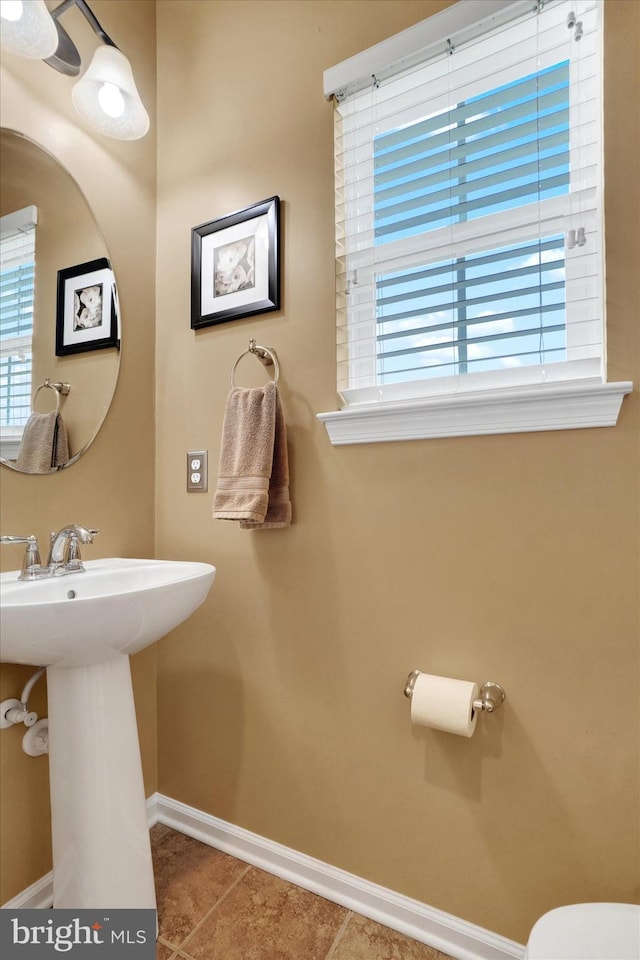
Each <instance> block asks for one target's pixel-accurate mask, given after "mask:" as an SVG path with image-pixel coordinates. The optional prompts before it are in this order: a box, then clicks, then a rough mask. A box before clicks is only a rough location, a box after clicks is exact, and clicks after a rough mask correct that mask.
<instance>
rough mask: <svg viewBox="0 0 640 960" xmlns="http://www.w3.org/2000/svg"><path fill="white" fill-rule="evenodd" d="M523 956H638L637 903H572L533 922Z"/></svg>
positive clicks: (589, 959) (593, 959) (571, 959)
mask: <svg viewBox="0 0 640 960" xmlns="http://www.w3.org/2000/svg"><path fill="white" fill-rule="evenodd" d="M524 960H640V906H636V905H635V904H631V903H576V904H573V905H571V906H568V907H558V908H557V909H556V910H550V911H549V913H545V914H544V916H542V917H540V919H539V920H538V922H537V923H536V924H535V926H534V928H533V930H532V931H531V935H530V937H529V942H528V943H527V948H526V950H525V952H524Z"/></svg>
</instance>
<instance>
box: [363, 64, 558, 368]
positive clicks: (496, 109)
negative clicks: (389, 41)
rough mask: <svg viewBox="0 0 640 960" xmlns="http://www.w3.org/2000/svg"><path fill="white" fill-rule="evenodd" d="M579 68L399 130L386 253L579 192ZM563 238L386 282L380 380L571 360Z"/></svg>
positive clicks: (381, 186) (385, 139) (383, 180)
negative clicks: (574, 185) (572, 154)
mask: <svg viewBox="0 0 640 960" xmlns="http://www.w3.org/2000/svg"><path fill="white" fill-rule="evenodd" d="M568 86H569V64H568V61H563V62H561V63H558V64H555V65H554V66H552V67H549V68H548V69H546V70H543V71H540V72H539V73H535V74H531V75H528V76H526V77H523V78H521V79H519V80H518V81H515V82H513V83H510V84H507V85H503V86H500V87H496V88H494V89H491V90H488V91H486V92H485V93H483V94H481V95H479V96H477V97H474V98H472V99H469V100H466V101H464V102H462V103H459V104H457V105H456V106H454V107H453V108H451V109H449V110H447V111H444V112H441V113H439V114H436V115H433V116H428V117H426V118H422V119H421V120H419V121H417V122H416V123H413V124H410V125H408V126H405V127H403V128H400V129H397V130H392V131H389V132H388V133H385V134H382V135H380V136H378V137H377V138H376V139H375V145H374V166H375V174H374V190H375V201H374V203H375V205H374V226H375V237H376V239H375V243H376V245H379V244H383V243H389V242H392V241H396V240H402V239H403V238H407V237H412V236H416V235H419V234H422V233H425V232H427V231H430V230H435V229H438V228H442V227H446V226H449V225H452V224H455V223H460V222H464V221H470V220H474V219H477V218H478V217H483V216H488V215H490V214H493V213H496V212H500V211H504V210H509V209H513V208H515V207H518V206H522V205H523V204H528V203H537V202H539V201H540V200H544V199H547V198H549V197H553V196H558V195H560V194H566V193H567V192H568V189H569V92H568ZM564 286H565V272H564V238H563V237H561V236H553V237H541V238H539V239H536V240H535V241H532V242H529V243H525V244H519V245H517V246H515V247H507V248H505V247H502V248H499V249H493V250H492V249H488V250H486V251H484V252H483V253H482V254H477V255H473V256H464V257H460V258H458V259H457V260H449V261H445V262H441V263H435V264H434V263H425V264H424V265H423V266H421V267H417V268H414V269H411V270H408V271H402V272H400V273H395V274H387V275H384V276H379V277H378V278H377V283H376V296H377V324H378V350H379V359H378V373H379V379H380V381H381V382H387V383H388V382H397V381H400V380H407V379H417V378H421V377H425V376H441V375H447V374H455V373H466V372H473V371H480V370H487V369H496V368H502V367H508V366H513V365H522V364H530V363H536V364H537V363H548V362H551V361H554V360H564V359H565V358H566V349H565V293H564Z"/></svg>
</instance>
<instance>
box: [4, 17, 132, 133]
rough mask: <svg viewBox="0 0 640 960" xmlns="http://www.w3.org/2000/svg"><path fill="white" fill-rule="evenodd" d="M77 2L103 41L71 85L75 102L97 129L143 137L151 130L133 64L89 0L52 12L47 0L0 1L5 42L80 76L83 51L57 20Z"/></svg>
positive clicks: (19, 51)
mask: <svg viewBox="0 0 640 960" xmlns="http://www.w3.org/2000/svg"><path fill="white" fill-rule="evenodd" d="M73 6H75V7H77V8H78V9H79V10H80V12H81V13H82V14H83V16H84V18H85V19H86V20H87V22H88V23H89V25H90V26H91V28H92V30H93V32H94V33H95V34H96V36H98V37H99V38H100V40H102V44H103V45H102V46H99V47H98V48H97V50H96V52H95V53H94V55H93V59H92V60H91V63H90V64H89V66H88V68H87V70H86V71H85V73H84V75H83V76H82V77H80V79H79V80H78V81H77V82H76V83H75V84H74V86H73V89H72V91H71V100H72V102H73V105H74V107H75V109H76V110H77V112H78V113H79V114H80V116H81V117H82V118H83V119H84V120H85V121H86V122H87V123H88V124H89V125H90V126H91V127H93V129H94V130H97V131H98V132H99V133H102V134H104V135H105V136H107V137H114V138H115V139H116V140H139V139H140V137H144V135H145V134H146V133H147V131H148V129H149V115H148V114H147V111H146V110H145V108H144V104H143V103H142V100H141V99H140V95H139V93H138V91H137V89H136V84H135V80H134V78H133V71H132V69H131V64H130V63H129V61H128V60H127V58H126V57H125V55H124V53H122V51H121V50H120V49H119V48H118V47H117V46H116V44H115V43H114V42H113V40H112V39H111V37H110V36H109V35H108V34H107V33H106V32H105V31H104V30H103V28H102V27H101V25H100V23H99V22H98V20H97V18H96V16H95V14H94V13H93V11H92V10H91V8H90V7H89V4H88V3H86V0H63V2H62V3H61V4H59V6H57V7H55V9H53V10H51V11H49V10H48V9H47V7H46V6H45V3H44V0H0V39H1V41H2V46H3V47H4V48H5V49H7V50H9V51H10V52H11V53H17V54H18V55H19V56H24V57H32V58H35V59H42V60H44V62H45V63H47V64H48V65H49V66H50V67H53V68H54V70H58V71H59V72H60V73H64V74H66V75H67V76H69V77H75V76H78V74H79V73H80V67H81V60H80V54H79V53H78V49H77V47H76V45H75V44H74V42H73V40H72V39H71V37H70V36H69V34H68V33H67V31H66V30H65V29H64V27H62V25H61V24H60V22H59V18H60V16H61V15H62V14H63V13H65V11H67V10H68V9H69V8H70V7H73ZM52 32H53V33H52Z"/></svg>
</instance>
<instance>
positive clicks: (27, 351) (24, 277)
mask: <svg viewBox="0 0 640 960" xmlns="http://www.w3.org/2000/svg"><path fill="white" fill-rule="evenodd" d="M36 222H37V210H36V208H35V207H25V208H24V209H23V210H18V211H17V212H16V213H13V214H8V215H6V216H3V217H1V218H0V430H1V429H2V428H7V427H21V426H23V425H24V424H25V423H26V421H27V419H28V417H29V414H30V412H31V358H32V345H31V342H32V334H33V301H34V290H35V241H36Z"/></svg>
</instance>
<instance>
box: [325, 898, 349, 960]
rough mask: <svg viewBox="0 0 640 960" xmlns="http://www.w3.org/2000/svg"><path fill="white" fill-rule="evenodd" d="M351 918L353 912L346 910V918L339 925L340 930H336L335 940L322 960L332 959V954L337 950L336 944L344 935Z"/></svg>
mask: <svg viewBox="0 0 640 960" xmlns="http://www.w3.org/2000/svg"><path fill="white" fill-rule="evenodd" d="M352 916H353V910H347V915H346V917H345V918H344V920H343V921H342V925H341V927H340V929H339V930H338V932H337V933H336V936H335V940H334V941H333V943H332V944H331V946H330V947H329V953H328V954H327V955H326V957H325V958H324V960H331V958H332V957H333V955H334V953H335V952H336V949H337V946H338V944H339V943H340V941H341V940H342V938H343V936H344V934H345V932H346V929H347V927H348V926H349V921H350V920H351V917H352Z"/></svg>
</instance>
